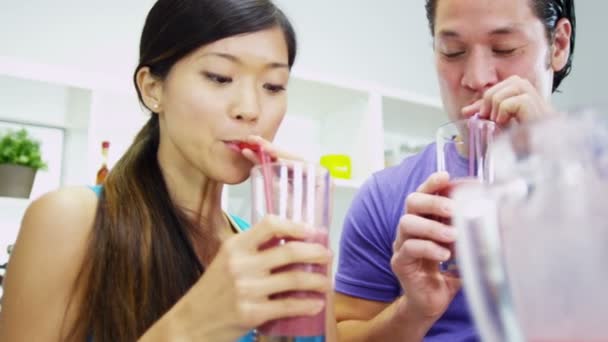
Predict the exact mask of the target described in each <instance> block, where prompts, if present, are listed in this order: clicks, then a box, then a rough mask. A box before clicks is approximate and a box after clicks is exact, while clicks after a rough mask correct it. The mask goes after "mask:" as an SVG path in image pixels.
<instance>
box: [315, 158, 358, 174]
mask: <svg viewBox="0 0 608 342" xmlns="http://www.w3.org/2000/svg"><path fill="white" fill-rule="evenodd" d="M321 165H323V166H324V167H326V168H327V169H328V170H329V174H330V175H331V176H332V177H334V178H341V179H350V178H351V173H352V167H351V162H350V157H349V156H347V155H345V154H327V155H324V156H322V157H321Z"/></svg>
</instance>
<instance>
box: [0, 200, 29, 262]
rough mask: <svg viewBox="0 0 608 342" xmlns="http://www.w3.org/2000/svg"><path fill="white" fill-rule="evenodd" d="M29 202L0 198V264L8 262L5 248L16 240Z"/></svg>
mask: <svg viewBox="0 0 608 342" xmlns="http://www.w3.org/2000/svg"><path fill="white" fill-rule="evenodd" d="M29 203H30V200H29V199H24V198H13V197H0V264H4V263H5V262H6V261H8V254H7V253H6V248H7V247H8V246H9V245H12V244H14V243H15V241H16V240H17V234H18V233H19V228H20V226H21V219H22V218H23V214H24V213H25V210H26V209H27V206H28V205H29Z"/></svg>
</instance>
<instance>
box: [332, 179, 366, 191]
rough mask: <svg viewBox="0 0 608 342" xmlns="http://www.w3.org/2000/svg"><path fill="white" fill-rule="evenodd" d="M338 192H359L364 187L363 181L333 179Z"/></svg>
mask: <svg viewBox="0 0 608 342" xmlns="http://www.w3.org/2000/svg"><path fill="white" fill-rule="evenodd" d="M333 182H334V185H335V186H336V189H337V190H340V189H345V190H358V189H359V188H360V187H361V185H363V182H364V181H362V180H356V179H340V178H333Z"/></svg>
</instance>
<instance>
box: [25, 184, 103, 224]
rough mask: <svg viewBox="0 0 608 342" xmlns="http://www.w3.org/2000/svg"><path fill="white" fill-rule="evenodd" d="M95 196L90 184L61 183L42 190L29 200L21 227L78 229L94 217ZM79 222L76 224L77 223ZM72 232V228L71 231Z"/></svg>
mask: <svg viewBox="0 0 608 342" xmlns="http://www.w3.org/2000/svg"><path fill="white" fill-rule="evenodd" d="M97 201H98V196H97V194H96V193H95V191H94V190H93V189H92V188H90V187H85V186H79V187H76V186H74V187H65V188H61V189H58V190H55V191H51V192H49V193H46V194H44V195H43V196H41V197H40V198H37V199H36V200H34V201H32V203H31V204H30V205H29V207H28V208H27V210H26V211H25V215H24V218H23V228H25V227H29V226H33V227H47V228H41V229H45V230H46V229H49V228H51V227H52V228H55V229H54V232H55V233H60V232H59V231H57V229H59V230H72V229H75V230H77V231H82V230H86V229H82V228H87V227H91V226H92V224H93V221H94V219H95V212H96V210H97ZM77 226H80V227H77ZM73 233H75V232H73Z"/></svg>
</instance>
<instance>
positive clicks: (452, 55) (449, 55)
mask: <svg viewBox="0 0 608 342" xmlns="http://www.w3.org/2000/svg"><path fill="white" fill-rule="evenodd" d="M442 54H443V55H444V56H445V57H447V58H456V57H460V56H462V55H464V51H457V52H442Z"/></svg>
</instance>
